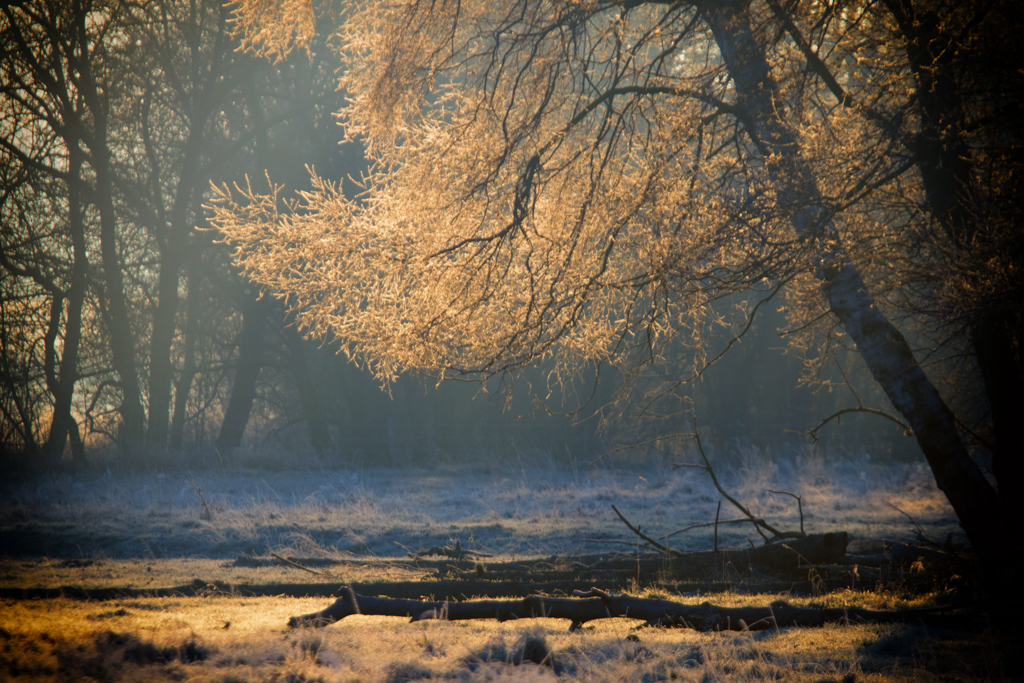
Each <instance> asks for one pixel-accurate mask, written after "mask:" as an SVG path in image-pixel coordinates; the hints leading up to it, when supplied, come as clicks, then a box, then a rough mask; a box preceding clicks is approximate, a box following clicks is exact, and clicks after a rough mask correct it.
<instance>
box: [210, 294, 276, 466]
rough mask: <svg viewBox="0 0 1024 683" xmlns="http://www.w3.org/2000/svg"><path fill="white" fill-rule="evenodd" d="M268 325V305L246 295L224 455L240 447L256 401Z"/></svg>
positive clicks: (221, 440) (224, 426) (223, 431)
mask: <svg viewBox="0 0 1024 683" xmlns="http://www.w3.org/2000/svg"><path fill="white" fill-rule="evenodd" d="M266 326H267V303H266V301H265V300H263V299H259V298H258V296H257V295H256V294H255V293H254V294H247V295H246V300H245V303H244V304H243V305H242V331H241V333H240V334H239V339H238V365H237V368H236V369H235V379H234V382H232V384H231V397H230V398H229V399H228V407H227V410H225V411H224V422H223V423H221V427H220V435H219V436H218V437H217V448H219V449H220V450H221V451H222V452H226V451H230V450H231V449H232V448H238V445H239V444H240V443H241V442H242V435H243V434H244V433H245V426H246V425H247V424H248V423H249V414H250V413H252V404H253V401H255V400H256V380H257V378H258V377H259V375H260V368H261V367H262V365H263V346H264V339H263V336H264V331H265V330H266Z"/></svg>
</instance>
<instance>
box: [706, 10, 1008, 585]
mask: <svg viewBox="0 0 1024 683" xmlns="http://www.w3.org/2000/svg"><path fill="white" fill-rule="evenodd" d="M701 11H702V14H703V16H704V18H705V20H706V21H707V23H708V25H709V26H710V27H711V30H712V32H713V33H714V36H715V39H716V42H717V43H718V46H719V49H720V51H721V54H722V57H723V59H724V61H725V64H726V67H727V68H728V70H729V74H730V75H731V77H732V79H733V82H734V85H735V88H736V93H737V106H736V108H737V111H738V112H739V114H738V116H739V118H740V120H741V122H742V123H743V125H744V128H745V129H746V131H747V133H748V134H749V135H750V137H751V139H752V140H753V141H754V144H756V145H757V146H758V148H759V150H760V151H761V153H762V154H763V156H764V157H765V158H766V159H768V158H769V157H770V158H771V166H770V167H771V168H772V169H773V179H774V181H775V183H776V185H777V187H778V188H779V197H780V201H781V202H782V203H783V204H784V205H786V206H789V207H793V215H792V218H791V220H792V224H793V228H794V230H795V232H796V234H797V235H798V236H799V237H800V238H802V239H805V240H808V242H809V243H810V244H811V245H812V251H811V254H812V259H813V262H812V268H813V269H814V273H815V274H816V276H817V277H818V280H819V282H820V283H821V290H822V293H823V294H824V295H825V297H826V299H827V300H828V302H829V305H830V307H831V310H832V312H833V314H834V315H835V316H836V317H837V318H838V319H839V321H840V322H841V324H842V325H843V327H844V328H845V330H846V333H847V334H849V335H850V338H851V339H853V340H854V342H855V343H856V344H857V348H858V350H859V351H860V353H861V356H862V357H863V359H864V362H865V364H866V365H867V367H868V369H869V370H870V371H871V373H872V375H873V376H874V377H875V379H876V380H877V381H878V382H879V384H881V386H882V388H883V390H884V391H885V393H886V395H887V396H888V397H889V399H890V400H891V401H892V403H893V405H894V406H895V407H896V409H897V410H898V411H899V412H900V413H901V414H902V415H903V416H904V417H905V418H906V420H907V422H908V423H909V424H910V425H911V426H912V427H913V429H914V432H915V434H916V436H917V440H918V443H919V444H920V446H921V450H922V451H924V454H925V457H926V458H927V460H928V463H929V465H930V466H931V469H932V472H933V473H934V475H935V479H936V482H937V483H938V486H939V488H940V489H942V491H943V492H944V493H945V494H946V497H947V498H948V499H949V501H950V503H951V504H952V506H953V509H954V510H955V511H956V513H957V516H958V517H959V519H960V524H961V526H962V527H963V529H964V531H965V532H966V533H967V536H968V538H969V539H970V541H971V544H972V545H973V546H974V548H975V550H976V552H977V553H978V554H979V555H980V556H981V558H982V560H983V562H984V563H985V564H986V565H988V566H990V567H992V568H998V570H997V571H999V572H1000V573H1001V572H1002V571H1007V570H1008V567H1009V560H1010V558H1011V556H1015V555H1016V553H1015V552H1013V551H1014V550H1015V549H1016V547H1014V548H1008V547H1007V544H1006V542H1005V538H1003V534H1001V533H1000V529H999V525H998V524H996V523H995V521H994V520H996V519H998V505H997V496H996V492H995V490H994V489H993V487H992V486H991V485H990V484H989V483H988V481H987V480H986V479H985V476H984V474H983V473H982V472H981V470H980V469H979V468H978V466H977V464H975V462H974V460H972V459H971V457H970V455H969V454H968V452H967V449H966V448H965V446H964V444H963V442H962V440H961V438H960V435H959V433H958V431H957V427H956V421H955V418H954V416H953V413H952V411H951V410H950V409H949V407H948V406H947V405H946V404H945V402H944V401H943V400H942V398H941V396H940V395H939V393H938V391H937V390H936V388H935V386H934V385H933V384H932V383H931V381H930V380H929V379H928V377H927V376H926V375H925V373H924V371H923V370H922V368H921V367H920V365H918V363H917V361H916V359H915V358H914V355H913V353H912V351H911V349H910V346H909V344H908V343H907V341H906V339H905V338H904V337H903V335H902V334H901V333H900V331H899V330H898V329H896V327H895V326H894V325H893V324H892V323H891V322H890V321H889V320H888V319H887V318H886V317H885V316H884V315H883V314H882V312H881V310H880V309H879V307H878V306H877V305H876V302H875V301H874V299H873V297H872V295H871V293H870V292H869V291H868V289H867V286H866V285H865V283H864V281H863V279H862V278H861V275H860V273H859V272H858V270H857V267H856V265H855V264H854V263H853V262H852V261H851V260H850V258H849V257H848V255H847V254H846V253H845V251H844V250H843V247H842V244H841V242H840V240H839V237H840V234H839V232H838V230H836V228H835V226H834V224H833V223H832V217H831V215H830V214H829V212H828V210H827V208H826V206H825V203H824V202H823V201H822V198H821V196H820V194H819V192H818V189H817V187H816V185H815V182H814V178H813V175H812V172H811V170H810V168H809V167H808V166H807V164H806V162H804V161H802V160H801V158H800V156H799V148H800V146H799V144H798V141H797V133H796V132H795V131H794V130H793V129H792V128H791V127H790V126H789V125H788V123H787V122H786V121H784V120H783V119H782V114H781V111H780V110H779V109H778V108H777V107H776V106H775V103H776V102H781V101H783V98H782V97H781V96H780V94H779V92H778V84H777V83H776V82H775V81H774V79H773V78H772V76H771V71H770V67H769V65H768V62H767V59H766V58H765V53H764V50H763V46H762V45H760V44H759V43H758V42H757V38H756V37H755V34H754V32H753V30H752V27H751V25H750V17H749V14H748V12H747V3H746V2H745V1H743V0H740V1H736V0H734V1H733V2H728V3H707V4H706V5H702V6H701Z"/></svg>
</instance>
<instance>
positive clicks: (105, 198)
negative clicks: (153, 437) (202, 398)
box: [83, 78, 146, 462]
mask: <svg viewBox="0 0 1024 683" xmlns="http://www.w3.org/2000/svg"><path fill="white" fill-rule="evenodd" d="M83 80H84V81H85V83H86V86H87V87H86V88H83V90H84V95H85V97H86V99H87V101H88V102H89V108H90V109H91V110H92V113H93V122H94V123H93V131H92V137H91V138H90V139H88V140H87V144H88V145H89V151H90V153H91V161H92V166H93V172H94V174H95V186H94V189H93V192H94V196H93V203H94V204H95V205H96V207H97V208H98V209H99V214H100V256H101V258H102V262H103V281H104V287H103V297H104V299H105V304H106V305H105V306H104V307H103V309H104V311H105V314H106V322H107V327H108V331H109V334H110V351H111V356H112V359H113V365H114V370H115V372H117V375H118V378H119V380H120V386H121V406H120V413H121V434H120V437H119V438H120V442H121V444H120V446H121V449H122V451H123V452H124V454H125V455H126V456H127V457H128V458H129V459H131V460H135V461H136V462H138V461H139V459H140V458H142V457H143V456H144V455H145V427H146V414H145V410H143V407H142V392H141V391H140V390H139V375H138V368H137V366H136V360H135V335H134V334H133V332H132V325H131V318H130V316H129V313H128V300H127V297H126V296H125V291H124V277H123V275H122V273H121V267H122V265H123V264H122V262H121V255H120V253H119V249H118V244H117V214H116V212H115V210H114V198H113V180H112V178H111V174H112V170H111V168H110V150H109V149H108V147H107V111H106V108H107V106H108V103H107V102H106V101H103V97H104V96H103V95H101V94H100V93H98V92H97V89H96V86H95V83H93V82H91V80H90V79H88V78H86V79H83ZM89 86H91V87H89Z"/></svg>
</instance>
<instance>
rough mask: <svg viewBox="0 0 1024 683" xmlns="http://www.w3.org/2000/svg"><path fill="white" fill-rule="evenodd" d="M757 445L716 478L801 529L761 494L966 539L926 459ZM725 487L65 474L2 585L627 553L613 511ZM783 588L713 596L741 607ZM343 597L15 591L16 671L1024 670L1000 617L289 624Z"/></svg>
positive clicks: (539, 673) (0, 547)
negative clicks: (289, 559)
mask: <svg viewBox="0 0 1024 683" xmlns="http://www.w3.org/2000/svg"><path fill="white" fill-rule="evenodd" d="M741 455H742V457H740V458H738V462H739V463H740V465H739V466H738V467H737V468H736V469H734V470H732V471H723V472H721V473H720V475H721V478H722V479H723V482H724V483H725V485H726V486H727V487H729V488H730V489H731V490H733V491H734V492H735V493H737V494H738V495H739V496H740V497H741V498H742V499H743V500H744V502H746V503H747V504H748V505H749V506H750V507H751V508H752V510H753V511H754V512H755V514H758V515H764V516H766V517H768V518H770V519H771V520H772V521H773V522H775V523H776V524H777V526H780V527H784V528H797V527H798V525H799V520H798V518H797V515H796V510H795V505H793V504H792V500H791V499H789V498H788V497H786V496H777V495H772V494H769V493H767V492H766V491H765V489H769V488H771V489H786V490H790V491H793V492H795V493H798V494H800V495H802V496H803V498H804V506H805V512H806V513H807V519H806V524H807V527H808V531H829V530H835V529H844V530H848V531H850V532H851V533H852V534H853V535H854V536H855V537H857V538H858V539H859V540H858V542H860V543H868V542H869V539H872V538H886V539H890V540H911V539H912V538H913V532H914V530H913V528H912V527H911V525H910V524H909V522H908V520H907V519H906V517H904V516H902V515H901V514H900V513H898V512H896V511H895V510H894V509H892V508H891V507H889V505H888V504H889V503H895V504H896V505H898V506H899V507H900V508H901V509H903V510H905V511H907V512H909V513H910V514H912V515H913V516H914V517H915V519H916V520H917V522H918V523H920V524H921V526H922V528H923V529H924V530H925V532H926V533H927V534H929V535H930V536H932V537H934V538H937V539H944V538H945V536H946V534H948V533H950V532H953V533H954V540H958V539H959V538H960V537H958V536H957V535H956V532H957V526H956V521H955V517H954V516H953V514H952V511H951V510H950V509H949V507H948V504H946V502H945V500H944V498H943V497H942V495H941V493H939V492H938V491H937V490H936V489H935V487H934V484H933V483H932V480H931V478H930V476H929V474H928V473H927V470H925V469H923V468H922V467H921V466H915V465H901V466H889V467H887V466H882V465H878V464H874V463H872V462H870V461H869V460H868V459H866V458H863V457H861V458H859V459H853V460H845V461H844V460H840V461H832V462H826V461H825V460H824V459H822V458H820V457H818V456H817V454H816V453H814V452H813V451H807V452H804V453H802V454H800V456H799V458H797V457H793V458H789V459H781V460H771V459H769V458H767V457H764V456H763V455H762V454H760V453H759V452H757V451H756V450H754V449H748V450H747V451H746V452H744V453H742V454H741ZM197 489H198V491H197ZM200 492H201V493H200ZM717 501H718V496H717V493H716V492H715V491H714V489H713V487H712V486H711V484H710V482H709V481H708V480H707V479H706V477H701V476H698V475H697V474H696V473H693V472H689V471H683V472H672V471H670V470H669V469H667V468H648V469H646V470H642V471H639V470H636V469H623V470H619V471H616V470H614V469H609V470H599V471H587V472H580V473H564V472H560V471H558V470H555V469H552V468H542V469H526V468H519V469H501V468H497V469H492V470H479V471H475V472H468V471H449V472H426V471H402V472H398V471H385V470H381V471H306V472H278V473H273V474H268V473H259V472H248V473H245V472H227V473H225V472H223V471H220V472H216V471H204V472H196V473H180V472H179V473H168V474H134V475H126V476H115V475H109V474H100V475H91V476H83V477H77V478H75V477H71V476H69V475H56V476H48V477H42V478H35V479H30V480H20V481H8V482H4V483H0V554H3V555H4V556H3V557H0V586H17V587H32V586H51V587H52V586H65V585H74V586H82V587H86V588H95V587H104V586H131V587H139V588H145V587H167V586H174V585H180V584H184V583H188V582H190V581H192V580H193V579H195V578H201V579H203V580H204V581H226V582H231V583H246V582H249V583H275V582H306V581H312V580H316V577H312V576H310V575H308V574H305V573H302V572H299V571H298V570H295V569H292V568H288V567H285V566H283V565H270V566H268V565H266V564H260V563H254V564H255V565H256V566H247V565H246V563H245V562H244V561H243V562H238V561H236V560H237V559H238V558H242V559H243V560H244V558H246V557H249V556H252V555H259V556H262V557H266V556H267V553H268V552H269V551H273V552H277V553H280V554H283V555H291V556H299V557H305V558H310V559H316V558H320V559H323V560H332V561H334V562H344V561H345V560H351V559H353V558H355V557H357V556H358V557H359V558H361V559H362V560H364V563H363V564H362V565H361V567H360V568H359V569H358V570H356V569H355V566H354V565H345V564H340V565H338V564H335V565H333V566H331V567H330V570H331V571H333V572H335V574H334V575H333V579H334V580H337V581H339V582H340V581H344V580H359V581H367V580H373V579H378V580H413V579H416V578H417V576H418V575H417V572H416V571H415V570H412V569H409V568H403V567H398V566H396V565H395V564H394V563H392V562H389V558H394V557H398V556H404V555H405V554H406V552H407V551H416V550H419V549H422V548H425V547H430V546H434V545H442V544H444V543H446V542H448V541H449V540H450V539H454V538H459V539H461V541H462V544H463V547H465V548H472V549H476V550H480V551H484V552H489V553H492V554H494V555H495V556H496V557H495V560H496V561H500V560H512V559H523V558H530V557H542V556H547V555H550V554H553V553H559V554H571V553H581V552H597V551H603V550H609V549H616V548H620V547H621V546H618V545H615V544H614V543H613V542H614V541H626V542H628V541H632V540H633V539H631V538H630V537H629V535H628V532H627V531H626V530H625V528H624V527H623V526H622V525H621V523H620V522H619V521H618V520H617V519H616V518H615V516H614V513H613V512H611V510H610V504H612V503H615V504H616V505H617V506H618V507H619V509H620V510H623V511H624V512H625V513H626V514H628V515H630V517H631V518H633V519H634V521H637V522H641V523H643V525H644V529H645V530H646V531H648V532H649V533H652V534H664V533H668V532H670V531H673V530H675V529H678V528H680V527H682V526H686V525H689V524H693V523H697V522H702V521H706V520H708V519H713V518H714V512H715V506H716V504H717ZM724 514H725V509H723V515H724ZM711 533H713V532H712V530H710V529H708V530H706V531H697V532H694V533H691V534H688V535H686V536H683V537H674V541H673V545H674V547H683V548H692V549H697V548H708V547H710V545H711V538H710V535H711ZM722 536H723V537H724V538H722V537H720V543H722V544H723V545H732V546H738V545H745V544H746V542H747V541H746V539H747V538H748V537H753V538H754V539H756V538H757V537H756V536H755V535H753V534H752V532H751V531H750V530H749V529H746V528H741V527H734V528H730V529H729V530H728V533H725V532H724V531H723V534H722ZM588 539H590V540H588ZM366 560H371V562H369V563H366V562H365V561H366ZM357 571H358V573H357ZM890 588H891V586H890ZM645 590H647V591H648V592H650V591H652V590H654V589H653V588H646V589H645ZM662 590H664V589H662ZM662 597H664V595H662ZM939 597H940V596H936V595H924V596H921V595H918V596H914V595H909V594H907V593H905V592H901V591H893V590H871V591H869V592H853V591H846V592H838V593H831V594H828V595H824V596H817V597H804V598H801V597H796V596H789V597H788V598H787V599H789V600H790V601H791V602H798V603H802V604H820V605H827V606H838V605H843V604H848V605H851V606H853V605H857V606H863V607H869V608H873V609H879V608H881V609H886V608H896V607H902V606H907V605H925V604H930V603H931V602H932V601H934V600H936V599H939ZM777 598H778V596H756V595H755V596H741V595H735V594H722V595H717V596H714V598H713V599H714V601H715V602H718V603H721V604H723V605H741V604H751V603H756V604H765V603H768V602H771V601H772V600H774V599H777ZM700 599H701V600H703V599H705V598H700ZM326 602H327V601H325V600H322V599H295V598H239V597H226V596H216V597H205V598H162V599H148V598H146V599H122V600H116V601H109V602H75V601H70V600H37V601H8V602H5V603H2V604H0V620H2V621H0V626H2V628H0V681H5V680H14V681H35V680H40V681H66V680H76V679H77V680H83V681H88V680H95V681H151V680H156V681H160V680H168V681H212V682H217V683H230V682H232V681H234V682H244V681H282V682H290V683H298V682H300V681H355V680H360V681H408V680H418V679H428V678H443V679H451V680H459V681H463V680H464V681H478V680H479V681H483V680H496V679H497V680H553V679H555V678H559V679H565V680H572V681H620V680H622V681H658V680H674V679H679V680H694V681H700V682H701V683H710V682H712V681H718V680H723V681H726V680H728V681H763V680H787V681H790V680H791V681H809V682H817V681H845V682H846V683H850V681H853V680H858V681H860V680H885V681H927V680H937V681H938V680H957V681H965V682H969V681H998V680H1015V679H1019V677H1020V676H1021V674H1022V671H1021V670H1020V666H1019V665H1016V664H1013V665H1011V664H1010V662H1011V661H1012V659H1011V658H1010V657H1007V656H1005V652H1006V650H1007V648H1008V647H1009V645H1010V644H1012V643H1013V639H1014V635H1013V634H1003V633H1001V632H1000V631H999V630H998V629H994V628H990V627H988V626H986V624H984V623H979V624H975V625H972V628H971V629H969V630H965V631H963V632H956V633H952V632H950V633H945V632H936V631H934V630H928V629H925V628H924V627H922V626H878V625H853V626H842V627H841V626H831V627H826V628H823V629H816V630H813V631H811V630H804V631H800V630H793V629H783V630H781V631H771V632H761V633H758V634H756V635H751V634H697V633H693V632H690V631H684V630H655V629H644V630H640V631H636V632H634V631H632V630H631V629H632V627H633V626H634V625H635V623H633V622H630V621H627V620H607V621H603V622H598V623H595V624H594V625H593V628H589V629H587V630H586V631H584V632H583V633H569V632H568V628H567V626H568V625H567V624H565V623H562V622H555V621H549V620H530V621H529V622H515V623H504V624H499V623H496V622H472V623H448V622H428V623H416V624H410V623H408V622H406V621H405V620H403V619H396V618H384V617H352V618H349V619H346V620H344V621H343V622H341V623H339V624H336V625H334V626H331V627H329V628H326V629H322V630H318V631H308V630H300V631H289V630H288V629H287V628H285V624H286V623H287V619H288V617H289V616H291V615H295V614H302V613H309V612H313V611H316V610H318V609H320V608H322V607H324V606H325V605H326ZM634 639H635V640H634ZM531 660H540V661H541V664H536V663H534V662H532V661H531ZM1011 666H1014V667H1016V668H1014V669H1012V670H1011V669H1010V668H1009V667H1011Z"/></svg>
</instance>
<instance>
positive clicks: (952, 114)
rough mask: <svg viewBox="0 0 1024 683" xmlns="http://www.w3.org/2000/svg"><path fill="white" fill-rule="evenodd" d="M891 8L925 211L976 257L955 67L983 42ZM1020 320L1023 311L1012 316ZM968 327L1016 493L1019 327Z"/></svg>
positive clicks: (905, 8) (1021, 407) (1023, 417)
mask: <svg viewBox="0 0 1024 683" xmlns="http://www.w3.org/2000/svg"><path fill="white" fill-rule="evenodd" d="M886 4H887V6H888V7H889V9H890V11H891V12H892V14H893V16H894V18H895V19H896V21H897V23H898V24H899V27H900V31H901V33H902V34H903V36H904V44H905V47H906V50H907V56H908V59H909V61H910V66H911V69H912V70H913V73H914V78H915V80H916V84H917V88H916V91H917V94H918V101H919V105H920V106H919V111H920V114H921V128H922V130H921V134H920V139H919V141H918V142H917V145H916V148H915V154H916V157H917V161H918V167H919V168H920V169H921V177H922V180H923V181H924V187H925V195H926V196H927V197H928V205H929V206H930V208H931V211H932V214H933V215H934V216H935V218H936V219H937V220H938V222H939V225H940V226H941V227H942V229H943V230H944V231H945V234H946V236H947V237H948V238H949V240H950V242H951V243H952V244H953V246H954V248H955V249H956V250H957V251H958V252H965V253H970V252H972V251H975V252H976V251H977V250H978V249H979V248H983V247H982V244H984V242H985V240H987V239H988V236H987V235H985V234H984V233H985V230H984V227H983V226H982V225H981V224H979V221H983V220H984V214H985V210H984V208H983V206H982V205H983V202H982V201H980V200H979V197H980V196H981V194H982V193H981V191H980V189H979V187H978V186H977V184H976V177H977V169H975V168H974V158H975V152H974V151H973V150H972V149H971V148H970V147H969V145H968V138H967V133H966V131H967V130H968V129H969V124H968V122H967V119H966V116H967V110H966V107H965V104H964V101H963V96H962V90H961V89H962V88H963V87H965V86H964V84H962V83H961V82H960V81H959V79H958V74H957V70H958V67H957V65H956V63H955V62H956V61H957V60H968V63H967V64H966V65H961V68H966V69H967V70H970V69H971V68H976V69H979V70H980V69H984V68H985V67H986V66H987V65H986V64H984V63H979V62H970V61H969V60H970V56H969V55H970V50H971V48H970V47H965V46H964V45H961V44H960V41H961V40H964V39H973V40H978V38H977V37H976V36H970V35H969V34H959V32H957V33H953V31H956V29H955V27H951V26H949V25H946V23H944V22H943V21H942V17H940V16H938V15H937V14H935V13H934V12H931V11H918V8H917V7H915V5H914V3H913V2H909V1H908V0H888V1H887V3H886ZM997 5H1001V3H997V4H995V5H987V6H980V5H979V6H978V7H976V8H975V9H974V12H975V13H976V15H975V16H977V15H984V14H985V13H988V14H989V16H988V18H987V21H996V20H997V19H998V18H999V17H1002V18H1004V19H1006V20H1007V21H1011V22H1012V21H1013V19H1018V20H1019V16H1016V17H1006V16H1003V14H1004V13H1005V12H1007V11H1008V10H1009V11H1010V12H1012V9H1010V8H1008V7H1007V6H1001V7H998V8H997ZM1017 14H1018V15H1019V9H1018V10H1017ZM1007 227H1008V226H1007ZM997 229H998V228H997ZM1004 229H1006V228H1004ZM979 241H980V242H981V243H980V244H979ZM1017 315H1019V311H1015V312H1013V313H1012V314H1011V316H1017ZM969 324H970V328H969V330H968V332H969V334H970V339H971V343H972V346H973V350H974V354H975V359H976V361H977V363H978V368H979V370H980V371H981V376H982V379H983V381H984V384H985V392H986V394H987V396H988V402H989V407H990V411H991V419H992V428H993V434H992V438H993V441H994V443H993V453H992V455H993V473H994V474H995V476H996V480H997V482H998V485H999V487H1000V490H1001V491H1002V490H1004V488H1005V490H1011V491H1012V490H1018V489H1019V488H1020V486H1021V485H1022V484H1024V459H1022V458H1021V457H1020V454H1021V453H1024V367H1022V365H1021V358H1020V356H1019V355H1018V349H1017V343H1016V342H1015V340H1014V337H1013V334H1012V333H1011V329H1012V328H1013V326H1014V325H1015V322H1014V320H1010V319H1008V316H1007V315H1006V314H1005V312H999V311H984V312H982V313H981V314H980V315H977V317H976V318H975V319H974V320H972V321H970V323H969ZM1003 502H1004V503H1005V501H1003ZM1005 513H1009V510H1004V514H1005Z"/></svg>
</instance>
